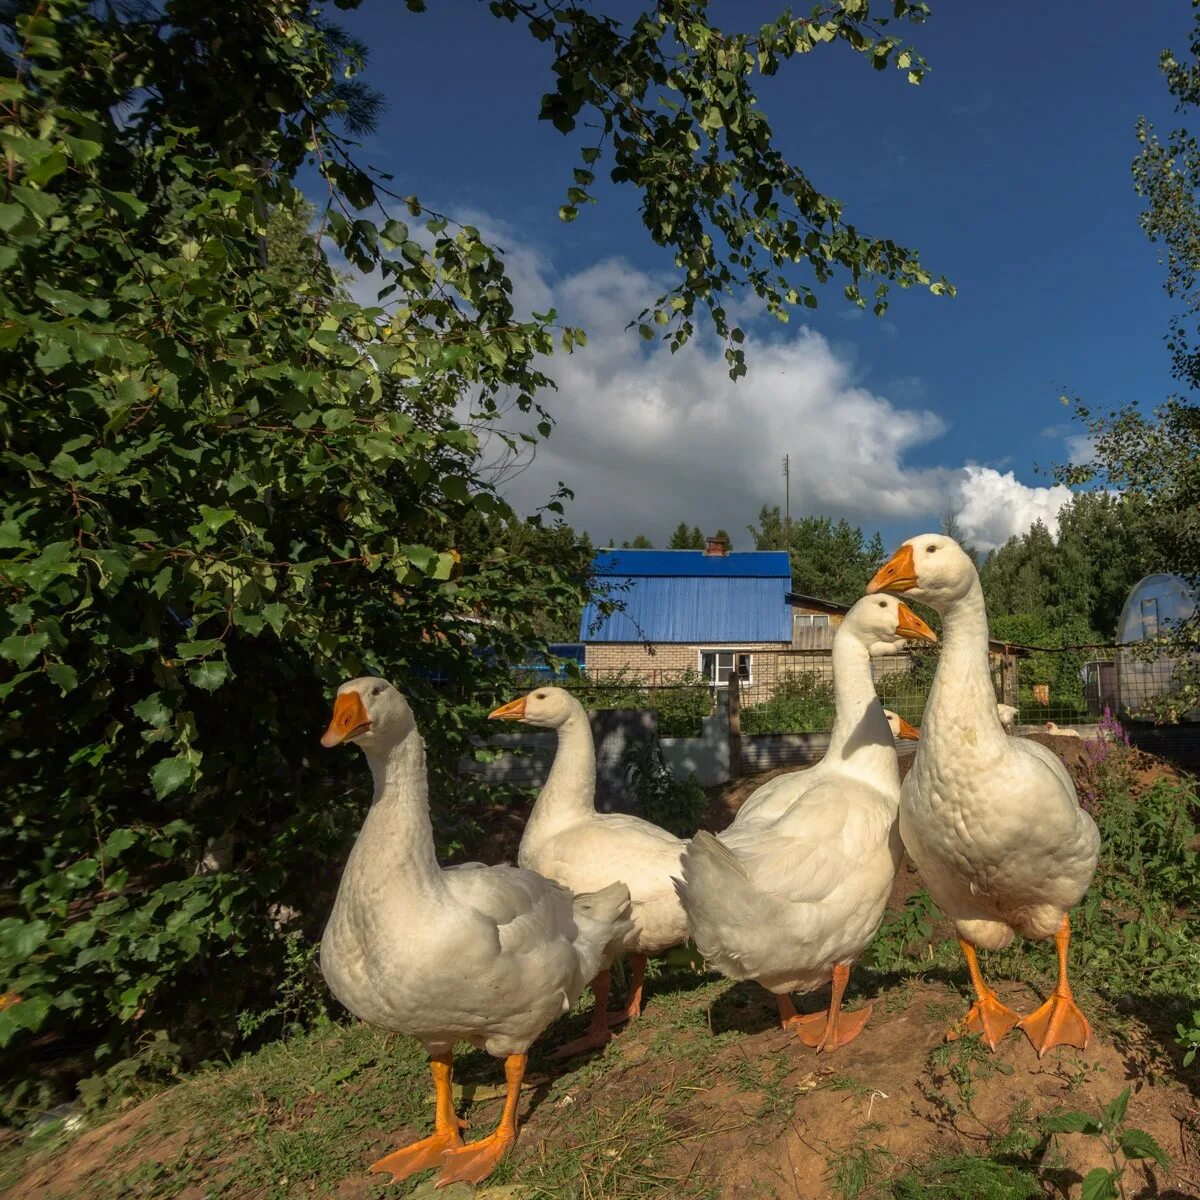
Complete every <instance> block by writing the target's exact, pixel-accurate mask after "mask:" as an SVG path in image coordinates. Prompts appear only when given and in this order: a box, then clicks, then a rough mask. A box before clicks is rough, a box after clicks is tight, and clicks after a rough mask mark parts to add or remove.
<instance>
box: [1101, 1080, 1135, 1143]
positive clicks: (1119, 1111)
mask: <svg viewBox="0 0 1200 1200" xmlns="http://www.w3.org/2000/svg"><path fill="white" fill-rule="evenodd" d="M1128 1108H1129V1089H1128V1088H1126V1089H1125V1090H1124V1091H1123V1092H1122V1093H1121V1094H1120V1095H1119V1096H1117V1097H1115V1098H1114V1099H1113V1101H1112V1102H1111V1103H1110V1104H1109V1105H1108V1107H1107V1108H1106V1109H1105V1110H1104V1128H1105V1129H1107V1130H1109V1131H1110V1132H1111V1131H1112V1130H1114V1129H1116V1128H1117V1126H1118V1125H1120V1124H1121V1122H1122V1121H1124V1120H1125V1111H1126V1109H1128Z"/></svg>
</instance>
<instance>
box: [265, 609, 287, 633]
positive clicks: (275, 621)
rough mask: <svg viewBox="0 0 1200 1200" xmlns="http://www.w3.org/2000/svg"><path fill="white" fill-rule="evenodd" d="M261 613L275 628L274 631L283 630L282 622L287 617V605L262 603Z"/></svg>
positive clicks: (280, 631) (279, 631)
mask: <svg viewBox="0 0 1200 1200" xmlns="http://www.w3.org/2000/svg"><path fill="white" fill-rule="evenodd" d="M262 615H263V616H264V617H266V619H267V623H268V624H269V625H270V626H271V628H272V629H274V630H275V632H276V633H282V632H283V626H284V622H285V621H286V620H287V617H288V610H287V606H286V605H283V604H278V603H275V604H264V605H263V606H262Z"/></svg>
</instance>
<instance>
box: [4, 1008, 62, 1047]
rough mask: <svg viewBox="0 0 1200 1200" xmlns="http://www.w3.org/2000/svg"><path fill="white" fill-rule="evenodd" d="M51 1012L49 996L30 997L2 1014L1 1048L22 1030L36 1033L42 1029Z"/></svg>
mask: <svg viewBox="0 0 1200 1200" xmlns="http://www.w3.org/2000/svg"><path fill="white" fill-rule="evenodd" d="M49 1011H50V997H49V996H29V997H25V998H22V999H21V1000H19V1001H18V1002H17V1003H16V1004H13V1005H10V1006H9V1007H8V1008H6V1009H4V1010H3V1011H2V1012H0V1046H7V1045H8V1043H9V1042H10V1041H11V1040H12V1037H13V1035H14V1034H15V1033H16V1032H17V1031H18V1030H21V1029H26V1030H28V1031H29V1032H30V1033H34V1032H36V1031H37V1030H39V1029H41V1027H42V1024H43V1022H44V1021H45V1020H46V1015H47V1014H48V1013H49Z"/></svg>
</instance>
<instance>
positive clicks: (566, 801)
mask: <svg viewBox="0 0 1200 1200" xmlns="http://www.w3.org/2000/svg"><path fill="white" fill-rule="evenodd" d="M490 715H491V717H492V718H493V719H496V720H508V721H523V722H524V723H525V724H526V725H534V726H537V727H538V728H541V729H553V730H556V731H557V733H558V750H557V752H556V753H555V755H554V763H553V765H552V766H551V768H550V774H549V775H548V776H547V778H546V783H545V786H544V787H543V788H542V791H541V794H540V795H539V796H538V798H537V802H536V803H535V804H534V806H533V811H532V812H531V813H530V814H529V823H528V824H527V825H526V826H525V832H524V834H523V835H522V837H521V848H520V850H519V851H518V852H517V862H518V864H519V865H520V866H522V867H526V868H528V869H529V870H531V871H537V872H538V874H540V875H545V876H546V878H547V879H553V880H554V881H555V882H556V883H561V884H562V885H563V887H567V888H570V889H571V891H573V892H590V891H595V890H596V889H598V888H602V887H604V886H605V885H606V884H610V883H612V882H613V881H614V880H620V881H621V882H622V883H623V884H625V885H626V886H627V887H628V888H629V894H630V896H631V897H632V900H633V906H632V910H631V918H632V928H631V930H630V934H629V937H628V938H627V939H626V941H625V944H624V946H623V949H624V950H626V951H627V952H628V953H629V962H630V967H631V968H632V979H631V981H630V985H629V994H628V996H627V998H626V1001H625V1006H624V1008H621V1009H618V1010H617V1011H616V1012H612V1013H610V1012H608V1011H607V1010H608V993H609V971H608V968H607V966H606V967H605V969H604V970H603V971H601V972H600V974H599V975H598V976H597V977H596V978H595V979H594V980H592V992H593V994H594V996H595V1004H594V1006H593V1008H592V1020H591V1024H590V1026H589V1027H588V1030H587V1032H586V1033H585V1034H584V1035H583V1036H582V1037H580V1038H577V1039H576V1040H574V1041H572V1042H568V1043H567V1044H566V1045H565V1046H562V1047H561V1048H560V1049H559V1050H557V1051H556V1052H555V1053H556V1055H557V1056H566V1055H569V1054H579V1053H581V1052H582V1051H584V1050H591V1049H595V1048H596V1047H598V1046H603V1045H604V1044H605V1043H606V1042H607V1041H608V1039H609V1038H610V1037H611V1036H612V1034H611V1032H610V1030H611V1027H612V1026H614V1025H619V1024H621V1023H622V1022H623V1021H628V1020H630V1019H631V1018H632V1017H636V1016H638V1014H639V1013H640V1012H641V1011H642V983H643V979H644V976H645V973H646V958H647V956H648V955H651V954H658V953H660V952H661V951H663V950H669V949H670V948H671V947H672V946H678V945H681V944H682V943H683V942H685V941H687V918H686V917H685V916H684V913H683V907H682V906H681V905H680V903H679V898H678V897H677V896H676V895H675V888H674V886H673V885H672V882H671V877H672V876H673V875H678V874H679V856H680V854H682V853H683V846H684V843H683V842H682V841H681V840H680V839H679V838H677V837H676V836H675V835H674V834H671V833H668V832H667V831H666V830H665V829H660V828H659V827H658V826H657V825H653V824H651V823H650V822H649V821H644V820H642V818H641V817H634V816H630V815H628V814H626V813H604V812H597V811H596V803H595V801H596V748H595V746H594V745H593V743H592V727H591V724H590V723H589V722H588V715H587V713H586V712H585V711H584V708H583V705H582V704H580V703H579V701H578V700H576V699H575V697H574V696H572V695H571V693H570V692H566V691H564V690H563V689H562V688H556V687H542V688H535V689H534V690H533V691H532V692H530V693H529V694H528V695H527V696H522V697H521V699H519V700H514V701H512V703H510V704H505V705H502V706H501V707H500V708H498V709H496V710H495V712H493V713H491V714H490Z"/></svg>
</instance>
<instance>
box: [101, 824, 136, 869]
mask: <svg viewBox="0 0 1200 1200" xmlns="http://www.w3.org/2000/svg"><path fill="white" fill-rule="evenodd" d="M137 840H138V839H137V834H136V833H134V831H133V830H132V829H114V830H113V831H112V833H110V834H109V835H108V837H107V838H106V839H105V841H104V857H105V858H106V859H107V860H109V861H110V862H111V861H112V860H113V859H114V858H116V857H117V856H118V855H119V854H121V852H122V851H124V850H128V849H129V847H130V846H132V845H134V844H135V843H136V842H137Z"/></svg>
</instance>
